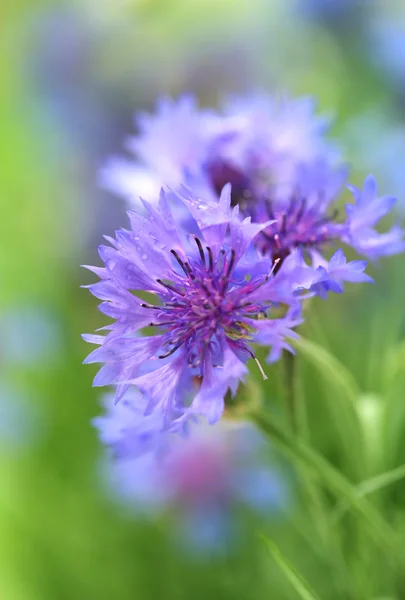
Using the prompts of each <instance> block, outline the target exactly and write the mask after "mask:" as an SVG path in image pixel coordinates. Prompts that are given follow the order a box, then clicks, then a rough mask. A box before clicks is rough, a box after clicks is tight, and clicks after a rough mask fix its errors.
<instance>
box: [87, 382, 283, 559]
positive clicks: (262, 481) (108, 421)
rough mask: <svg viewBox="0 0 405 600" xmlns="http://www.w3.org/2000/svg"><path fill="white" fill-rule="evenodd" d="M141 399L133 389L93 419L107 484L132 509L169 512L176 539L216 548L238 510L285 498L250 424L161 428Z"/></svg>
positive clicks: (259, 508) (158, 415) (272, 505)
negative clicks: (105, 453)
mask: <svg viewBox="0 0 405 600" xmlns="http://www.w3.org/2000/svg"><path fill="white" fill-rule="evenodd" d="M147 404H148V401H147V398H146V397H142V395H141V394H140V393H139V392H138V391H137V390H134V389H132V390H131V391H130V392H128V393H127V394H126V396H125V398H124V399H123V400H122V401H121V402H120V403H119V404H117V405H116V404H115V402H114V396H113V395H112V394H111V395H108V396H106V397H105V400H104V406H105V408H106V412H105V414H103V415H102V416H100V417H97V418H96V419H94V421H93V424H94V425H95V427H96V428H97V429H98V431H99V435H100V438H101V440H102V441H103V443H104V444H106V445H107V447H108V448H109V449H110V451H111V456H110V459H109V460H108V462H107V464H106V473H107V483H108V486H109V488H110V489H111V491H112V492H113V494H114V495H115V496H116V497H117V499H120V500H124V501H125V502H126V503H128V504H129V505H130V506H132V507H133V508H134V509H135V511H137V512H138V513H147V514H148V515H149V516H152V515H155V516H159V515H160V514H162V513H170V514H172V516H173V517H174V520H175V526H176V531H177V532H178V533H179V534H180V540H181V543H182V544H183V545H187V546H189V547H191V548H194V549H197V550H210V551H212V550H221V549H222V548H223V547H224V545H226V542H228V541H230V540H232V539H233V538H234V537H235V533H236V534H237V531H236V529H237V527H238V526H240V524H241V521H240V519H238V518H237V517H238V516H239V512H238V513H237V512H236V510H237V509H240V508H242V509H250V512H251V513H252V514H253V515H254V514H255V513H256V512H259V513H261V515H263V514H267V515H268V513H269V511H274V510H277V508H280V507H281V505H285V502H286V486H285V483H284V481H283V479H282V477H281V475H280V474H278V473H277V471H276V470H275V468H274V467H271V466H270V465H269V461H268V454H269V448H268V444H267V443H266V441H265V440H264V439H263V438H262V436H261V435H260V433H259V432H258V431H257V430H256V429H255V428H254V426H253V425H251V424H248V423H245V422H242V421H240V422H239V421H238V422H237V423H233V422H231V421H227V420H224V421H223V422H221V424H220V425H216V426H215V427H208V426H206V425H204V424H203V423H199V424H194V425H191V427H190V428H189V431H188V432H187V434H185V433H184V432H177V433H170V432H167V431H165V430H164V420H165V415H164V411H163V410H161V409H159V410H157V411H155V413H154V414H153V415H150V416H146V417H145V416H144V415H143V413H144V411H145V410H146V408H147Z"/></svg>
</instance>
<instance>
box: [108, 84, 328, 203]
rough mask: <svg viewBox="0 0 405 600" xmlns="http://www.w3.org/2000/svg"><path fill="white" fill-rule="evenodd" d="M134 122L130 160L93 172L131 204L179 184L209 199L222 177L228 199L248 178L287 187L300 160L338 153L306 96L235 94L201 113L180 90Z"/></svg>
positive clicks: (119, 160)
mask: <svg viewBox="0 0 405 600" xmlns="http://www.w3.org/2000/svg"><path fill="white" fill-rule="evenodd" d="M136 121H137V125H138V130H139V133H138V135H136V136H133V137H131V138H130V139H129V141H128V142H127V144H126V147H127V149H128V150H129V151H130V152H131V153H133V154H134V155H135V157H136V160H135V161H130V160H127V159H124V158H118V157H114V158H112V159H110V160H109V161H108V162H107V164H106V165H105V166H104V167H103V169H102V171H101V183H102V185H104V186H105V187H107V188H108V189H109V190H111V191H112V192H114V193H117V194H118V195H120V196H123V197H125V198H126V199H127V200H129V202H130V203H131V204H133V203H134V202H137V201H138V197H139V196H142V197H146V198H147V200H150V201H152V199H153V196H154V192H155V191H156V186H159V187H160V186H162V185H169V186H171V187H173V188H178V187H179V186H180V185H181V184H184V183H187V184H189V185H190V186H191V187H192V189H193V190H195V191H196V192H197V193H198V194H199V195H201V196H202V197H204V198H205V197H209V196H212V197H215V198H217V197H218V196H219V194H220V192H221V190H222V188H223V186H224V185H225V184H226V183H228V182H230V183H232V188H233V192H232V195H233V203H234V204H236V203H237V201H238V197H239V196H240V195H242V194H243V191H244V190H245V188H246V187H247V188H249V187H250V184H251V182H252V180H255V182H256V184H257V185H258V186H260V187H263V186H264V185H265V186H266V187H267V186H269V185H271V187H272V189H273V191H274V192H275V193H280V192H281V191H282V190H284V191H285V190H287V191H288V190H290V189H291V186H292V185H293V184H294V181H295V178H296V175H297V168H298V167H299V166H300V165H301V164H306V163H308V162H310V161H313V160H316V159H317V158H320V157H323V158H324V159H326V160H328V161H331V162H332V161H334V160H336V159H337V158H338V153H337V151H336V150H335V149H334V148H333V147H332V146H331V144H330V143H328V142H327V140H326V139H325V133H326V131H327V129H328V126H329V120H328V119H325V118H323V117H317V116H315V114H314V102H313V101H312V99H310V98H300V99H297V100H287V99H283V100H277V99H275V98H272V97H271V96H265V95H256V96H251V97H247V98H244V97H235V98H233V99H232V101H229V102H227V103H226V104H225V105H223V107H222V109H221V110H219V111H213V110H211V111H208V110H202V109H199V108H198V105H197V101H196V100H195V98H193V97H192V96H189V95H184V96H181V97H180V98H179V99H178V100H176V101H173V100H171V99H168V98H162V99H160V100H159V101H158V103H157V108H156V113H155V114H154V115H148V114H141V115H138V116H137V119H136Z"/></svg>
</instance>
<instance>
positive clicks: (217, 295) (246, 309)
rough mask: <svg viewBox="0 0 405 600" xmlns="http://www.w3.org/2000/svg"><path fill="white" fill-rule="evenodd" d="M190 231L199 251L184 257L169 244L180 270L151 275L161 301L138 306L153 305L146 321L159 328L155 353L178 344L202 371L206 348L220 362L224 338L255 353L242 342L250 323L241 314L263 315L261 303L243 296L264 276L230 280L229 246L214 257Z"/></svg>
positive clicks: (248, 353)
mask: <svg viewBox="0 0 405 600" xmlns="http://www.w3.org/2000/svg"><path fill="white" fill-rule="evenodd" d="M193 237H194V240H195V243H196V245H197V248H198V253H199V256H198V257H197V258H196V259H193V260H190V261H185V260H182V258H180V256H179V255H178V253H177V252H176V251H175V250H171V254H172V255H173V257H174V258H175V259H176V261H177V263H178V265H179V266H180V269H181V272H178V271H175V270H173V271H172V273H171V278H170V280H169V279H165V280H162V279H158V280H157V282H158V283H159V284H160V285H161V287H162V293H161V294H159V298H160V300H161V302H162V304H160V305H148V304H142V306H144V307H146V308H151V309H154V310H155V311H156V313H155V314H156V318H155V319H154V321H153V322H151V323H149V325H150V326H154V327H159V328H162V329H163V333H162V349H163V350H162V354H160V355H159V356H158V358H167V357H168V356H170V355H171V354H173V353H174V352H176V350H178V349H179V348H181V347H182V348H183V350H184V352H185V354H186V356H187V363H188V365H189V366H190V367H191V368H193V369H196V370H197V375H202V374H203V369H204V362H205V359H206V358H207V353H208V354H209V356H210V358H211V360H212V364H213V366H221V365H222V363H223V351H224V339H225V338H226V342H227V343H228V345H229V346H230V347H231V348H232V349H233V350H234V351H235V352H237V353H238V352H240V353H241V354H243V355H244V357H245V358H246V359H247V358H249V357H252V358H255V357H254V353H253V351H252V350H250V348H249V347H248V346H247V341H249V340H251V334H252V332H253V331H254V329H253V328H252V327H251V325H250V324H249V323H248V322H246V319H252V318H258V317H259V315H260V314H261V315H264V316H265V315H266V310H267V306H265V305H263V304H259V303H255V302H249V300H248V298H247V297H248V296H249V294H251V293H252V292H253V291H254V290H256V289H257V288H258V287H259V286H260V285H262V284H263V283H264V281H265V280H267V279H266V277H264V276H260V277H258V278H255V279H252V280H250V281H245V280H243V281H242V282H236V281H233V280H232V279H231V277H232V274H233V271H234V266H235V251H234V250H225V249H224V248H222V249H221V250H220V252H219V253H218V255H217V256H216V257H214V255H213V252H212V249H211V248H210V247H209V246H207V247H206V248H205V249H204V248H203V245H202V243H201V241H200V239H199V238H197V237H195V236H193Z"/></svg>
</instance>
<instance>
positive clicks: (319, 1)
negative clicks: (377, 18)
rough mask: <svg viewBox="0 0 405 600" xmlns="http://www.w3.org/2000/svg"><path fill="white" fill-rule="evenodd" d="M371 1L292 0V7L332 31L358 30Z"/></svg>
mask: <svg viewBox="0 0 405 600" xmlns="http://www.w3.org/2000/svg"><path fill="white" fill-rule="evenodd" d="M373 3H374V0H367V2H364V0H293V2H292V8H293V9H295V10H299V12H300V14H301V15H303V16H304V17H306V18H308V19H311V20H313V21H317V22H319V23H320V24H322V25H325V26H327V27H329V28H330V30H331V32H333V33H335V32H336V31H339V32H340V33H341V32H342V30H347V29H353V28H356V29H357V32H359V30H360V29H361V25H362V22H363V20H364V17H365V16H366V15H367V11H369V10H370V9H371V6H372V4H373Z"/></svg>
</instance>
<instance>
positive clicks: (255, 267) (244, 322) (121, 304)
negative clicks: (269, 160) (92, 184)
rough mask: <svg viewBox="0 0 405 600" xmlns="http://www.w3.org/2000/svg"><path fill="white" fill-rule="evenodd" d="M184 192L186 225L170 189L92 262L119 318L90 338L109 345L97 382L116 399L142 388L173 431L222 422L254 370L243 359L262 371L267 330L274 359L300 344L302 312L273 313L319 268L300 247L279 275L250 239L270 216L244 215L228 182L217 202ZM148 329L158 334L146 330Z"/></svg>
mask: <svg viewBox="0 0 405 600" xmlns="http://www.w3.org/2000/svg"><path fill="white" fill-rule="evenodd" d="M179 198H181V200H182V202H183V203H185V204H186V206H187V207H188V208H189V209H190V213H191V214H190V217H189V218H188V219H187V220H186V221H185V222H183V226H184V231H183V228H179V227H178V226H177V225H176V221H175V219H174V218H173V216H172V212H171V210H170V208H169V203H168V202H169V200H172V201H173V202H175V196H174V195H173V194H168V193H166V192H164V191H163V190H162V193H161V196H160V204H159V208H156V207H154V206H152V205H150V204H148V203H147V202H144V207H145V211H146V216H142V215H140V214H139V213H137V212H135V211H131V212H129V218H130V221H131V226H132V230H131V231H127V230H123V229H122V230H120V231H118V232H117V235H116V239H115V240H114V239H110V238H108V239H109V241H110V243H111V244H112V246H113V247H107V246H101V247H100V248H99V253H100V256H101V258H102V260H103V261H104V264H105V267H104V268H99V267H89V269H90V270H92V271H94V272H95V273H96V274H97V275H98V276H99V277H100V279H101V281H99V282H97V283H95V284H92V285H89V286H87V287H89V289H90V291H91V293H92V294H94V295H95V296H96V297H98V298H100V299H101V300H103V302H102V304H101V305H100V310H101V311H102V312H103V313H105V314H106V315H108V316H110V317H112V318H114V319H116V322H115V323H114V324H112V325H109V326H108V327H107V329H110V330H111V332H110V333H109V334H108V335H107V336H101V335H86V336H84V339H85V340H86V341H89V342H91V343H95V344H99V345H100V346H101V347H100V348H99V349H97V350H95V351H93V352H92V353H91V354H90V355H89V356H88V358H87V359H86V360H85V362H86V363H91V362H99V363H105V364H104V366H103V367H102V368H101V370H100V371H99V373H98V374H97V376H96V378H95V380H94V385H96V386H103V385H110V384H116V385H117V393H116V400H117V401H118V400H120V399H121V398H122V397H123V396H124V394H125V393H126V391H127V390H128V388H129V386H130V385H131V384H134V385H136V386H138V387H139V388H140V389H141V390H142V391H144V392H145V393H146V394H147V396H148V397H149V403H148V413H150V412H152V411H154V410H158V409H159V410H163V411H164V413H165V427H166V428H171V427H173V426H175V425H176V426H177V425H178V424H179V423H182V422H183V421H184V420H185V418H186V417H187V416H188V415H189V414H202V415H205V416H206V417H207V419H208V421H209V422H210V423H214V422H216V421H217V420H218V419H219V418H220V417H221V415H222V412H223V409H224V396H225V394H226V392H227V390H228V389H230V390H231V391H232V393H233V394H234V393H235V392H236V389H237V387H238V383H239V381H241V380H243V378H244V376H245V374H246V373H247V368H246V366H245V363H246V362H247V361H248V360H249V359H250V358H253V359H255V361H256V362H257V364H258V366H259V369H260V370H261V371H262V367H261V365H260V363H259V362H258V360H257V359H256V357H255V354H254V351H253V349H252V347H251V344H252V342H255V340H256V338H257V339H259V338H260V336H269V338H268V339H271V340H272V343H274V344H275V348H277V351H276V350H275V351H274V353H273V358H274V359H276V358H278V357H279V355H280V352H281V349H282V348H287V349H289V350H292V349H291V348H290V347H289V346H288V344H287V343H286V342H285V340H284V338H285V336H293V335H294V334H293V333H292V332H291V330H290V327H292V326H294V325H296V324H298V323H300V322H301V320H300V318H299V314H298V313H299V311H297V314H296V315H295V318H294V319H293V320H291V319H290V318H288V319H287V320H285V319H284V318H282V319H281V320H280V319H274V318H269V316H272V315H271V312H270V311H271V309H272V307H273V305H274V304H275V303H278V302H282V303H284V304H289V305H292V306H296V305H297V302H298V300H297V297H296V295H295V292H297V291H298V290H299V289H301V288H302V287H305V288H308V287H310V285H311V283H312V281H311V275H313V272H312V270H311V269H309V268H305V265H298V260H297V257H296V255H295V254H294V253H293V254H292V255H291V256H290V257H289V260H286V261H285V266H284V265H283V268H281V269H280V270H279V272H278V273H277V275H274V273H273V271H274V268H275V266H276V265H277V263H275V264H273V263H272V261H269V260H267V259H259V258H258V256H257V254H256V252H255V251H254V249H253V248H252V247H251V242H252V240H253V238H254V237H255V236H256V235H257V234H258V233H259V232H260V231H261V230H262V229H263V227H266V226H267V225H268V223H261V224H252V223H251V222H250V219H245V220H244V221H242V220H241V219H240V218H239V209H238V207H235V208H233V209H231V206H230V204H231V190H230V186H226V187H225V188H224V190H223V192H222V194H221V196H220V198H219V202H212V203H211V204H205V203H202V201H200V200H198V201H197V200H196V199H195V198H194V197H193V196H192V194H191V193H189V192H187V190H183V196H181V197H180V196H179ZM191 215H192V216H191ZM228 230H229V233H228V234H227V232H228ZM184 234H188V235H184ZM296 263H297V264H296ZM301 280H302V281H301ZM134 290H135V291H137V292H140V291H144V292H148V293H149V294H151V298H152V299H151V300H150V301H148V302H146V301H143V300H142V299H140V298H138V297H137V296H135V295H134V294H133V293H131V292H132V291H134ZM268 312H269V314H268ZM280 324H283V326H280ZM148 326H149V327H155V328H157V331H158V332H159V333H156V334H155V335H148V336H146V337H138V335H137V334H138V332H139V331H140V330H142V329H143V328H145V327H148ZM159 363H160V364H161V365H162V366H158V364H159ZM262 373H263V371H262ZM263 377H264V378H266V377H265V375H264V373H263ZM196 382H197V383H198V385H197V383H196ZM196 388H197V389H196ZM179 413H180V416H179Z"/></svg>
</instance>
